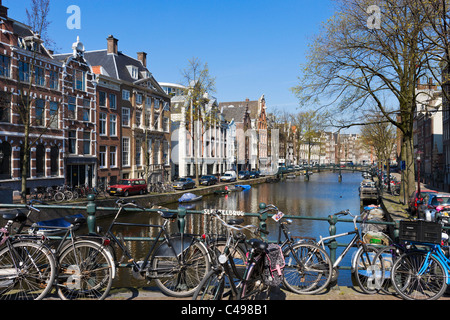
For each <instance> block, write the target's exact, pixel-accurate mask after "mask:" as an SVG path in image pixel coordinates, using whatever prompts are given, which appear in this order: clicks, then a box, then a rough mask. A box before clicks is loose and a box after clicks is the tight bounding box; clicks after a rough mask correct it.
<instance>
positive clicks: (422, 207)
mask: <svg viewBox="0 0 450 320" xmlns="http://www.w3.org/2000/svg"><path fill="white" fill-rule="evenodd" d="M444 210H445V211H449V210H450V194H448V193H428V194H426V195H425V196H424V197H423V200H422V203H421V202H420V201H419V205H418V207H417V211H418V217H419V218H422V219H426V220H430V221H434V214H435V213H436V212H441V211H444Z"/></svg>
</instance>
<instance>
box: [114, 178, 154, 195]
mask: <svg viewBox="0 0 450 320" xmlns="http://www.w3.org/2000/svg"><path fill="white" fill-rule="evenodd" d="M106 191H107V192H108V193H109V194H110V195H111V196H124V197H128V196H129V195H131V194H144V193H147V183H146V182H145V180H144V179H122V180H119V182H118V183H117V184H115V185H112V186H109V187H108V188H107V189H106Z"/></svg>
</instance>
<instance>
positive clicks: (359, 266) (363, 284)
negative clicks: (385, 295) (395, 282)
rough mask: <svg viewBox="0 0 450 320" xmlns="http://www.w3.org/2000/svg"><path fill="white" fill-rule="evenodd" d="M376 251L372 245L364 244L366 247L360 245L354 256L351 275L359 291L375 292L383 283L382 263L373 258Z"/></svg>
mask: <svg viewBox="0 0 450 320" xmlns="http://www.w3.org/2000/svg"><path fill="white" fill-rule="evenodd" d="M366 250H367V251H366ZM377 253H378V250H377V249H376V248H374V247H373V246H366V249H364V247H360V248H359V250H358V251H357V253H356V256H355V268H354V270H353V276H354V277H355V279H356V283H357V285H358V286H359V288H360V289H361V291H362V292H364V293H366V294H374V293H377V292H378V290H380V289H381V287H382V284H383V276H382V275H383V273H384V269H383V264H382V263H381V262H380V261H379V260H375V259H376V255H377ZM378 259H380V257H378Z"/></svg>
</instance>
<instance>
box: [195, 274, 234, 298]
mask: <svg viewBox="0 0 450 320" xmlns="http://www.w3.org/2000/svg"><path fill="white" fill-rule="evenodd" d="M234 298H235V297H234V295H233V292H232V290H231V286H230V277H229V276H228V274H227V273H226V272H225V271H223V268H221V267H219V268H218V269H216V270H211V271H210V272H209V273H208V274H207V275H206V276H205V277H204V278H203V280H202V281H201V282H200V284H199V285H198V287H197V289H196V290H195V292H194V295H193V297H192V300H234Z"/></svg>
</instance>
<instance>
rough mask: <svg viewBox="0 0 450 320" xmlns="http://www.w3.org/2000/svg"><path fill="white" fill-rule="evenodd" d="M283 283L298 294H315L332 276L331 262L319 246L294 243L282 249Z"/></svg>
mask: <svg viewBox="0 0 450 320" xmlns="http://www.w3.org/2000/svg"><path fill="white" fill-rule="evenodd" d="M283 253H284V256H285V262H286V264H285V267H284V285H285V286H286V288H287V289H289V290H291V291H293V292H295V293H298V294H315V293H318V292H320V291H322V290H323V289H325V288H326V287H327V286H328V284H329V283H330V281H331V278H332V276H333V264H332V263H331V259H330V257H329V255H328V253H327V252H326V251H325V250H323V249H322V248H321V247H318V246H316V245H313V244H308V243H296V244H294V245H293V246H289V247H286V248H285V249H284V252H283Z"/></svg>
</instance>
